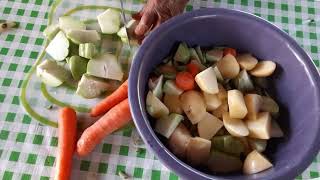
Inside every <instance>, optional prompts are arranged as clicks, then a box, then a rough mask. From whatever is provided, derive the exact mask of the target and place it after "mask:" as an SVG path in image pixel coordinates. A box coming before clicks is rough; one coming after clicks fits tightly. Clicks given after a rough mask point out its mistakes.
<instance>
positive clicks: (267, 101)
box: [261, 96, 279, 113]
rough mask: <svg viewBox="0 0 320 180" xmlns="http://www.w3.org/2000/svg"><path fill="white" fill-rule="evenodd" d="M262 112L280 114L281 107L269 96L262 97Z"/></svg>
mask: <svg viewBox="0 0 320 180" xmlns="http://www.w3.org/2000/svg"><path fill="white" fill-rule="evenodd" d="M261 111H265V112H270V113H278V112H279V105H278V104H277V102H276V101H275V100H273V99H272V98H271V97H268V96H262V104H261Z"/></svg>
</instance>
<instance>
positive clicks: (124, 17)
mask: <svg viewBox="0 0 320 180" xmlns="http://www.w3.org/2000/svg"><path fill="white" fill-rule="evenodd" d="M123 1H124V0H120V6H121V17H122V20H123V23H124V27H125V30H126V34H127V37H128V44H129V47H130V49H131V44H130V36H129V33H128V21H127V19H126V14H125V12H124V11H125V10H124V3H123Z"/></svg>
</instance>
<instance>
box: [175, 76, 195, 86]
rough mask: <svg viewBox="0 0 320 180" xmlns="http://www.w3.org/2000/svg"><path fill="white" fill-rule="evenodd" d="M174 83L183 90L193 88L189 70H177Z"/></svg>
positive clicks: (192, 79) (192, 78)
mask: <svg viewBox="0 0 320 180" xmlns="http://www.w3.org/2000/svg"><path fill="white" fill-rule="evenodd" d="M176 85H177V86H178V87H179V88H180V89H182V90H185V91H187V90H191V89H194V87H195V84H194V77H193V76H192V74H191V73H189V72H179V73H178V74H177V76H176Z"/></svg>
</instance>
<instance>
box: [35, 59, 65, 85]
mask: <svg viewBox="0 0 320 180" xmlns="http://www.w3.org/2000/svg"><path fill="white" fill-rule="evenodd" d="M37 76H38V77H40V79H41V81H42V82H43V83H45V84H47V85H49V86H53V87H57V86H60V85H61V84H62V83H63V82H65V81H66V79H67V77H68V72H67V71H66V70H65V69H64V68H63V67H62V66H59V65H58V64H57V62H56V61H51V60H44V61H43V62H41V63H40V64H39V65H38V66H37Z"/></svg>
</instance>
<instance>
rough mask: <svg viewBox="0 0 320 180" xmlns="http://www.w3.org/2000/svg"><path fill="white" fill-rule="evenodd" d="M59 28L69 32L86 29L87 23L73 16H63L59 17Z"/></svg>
mask: <svg viewBox="0 0 320 180" xmlns="http://www.w3.org/2000/svg"><path fill="white" fill-rule="evenodd" d="M59 28H60V29H61V30H62V31H63V32H65V33H67V31H69V30H85V29H86V25H85V24H84V23H83V22H81V21H79V20H77V19H75V18H74V17H71V16H62V17H60V18H59Z"/></svg>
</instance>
